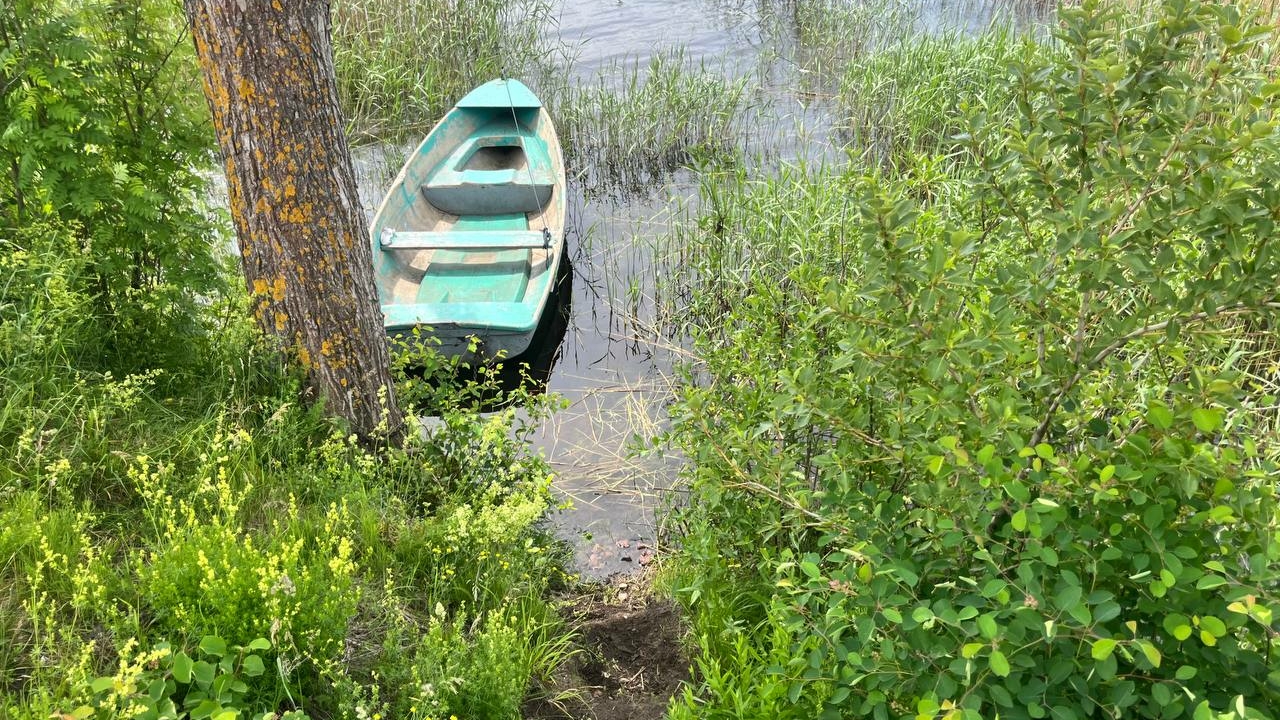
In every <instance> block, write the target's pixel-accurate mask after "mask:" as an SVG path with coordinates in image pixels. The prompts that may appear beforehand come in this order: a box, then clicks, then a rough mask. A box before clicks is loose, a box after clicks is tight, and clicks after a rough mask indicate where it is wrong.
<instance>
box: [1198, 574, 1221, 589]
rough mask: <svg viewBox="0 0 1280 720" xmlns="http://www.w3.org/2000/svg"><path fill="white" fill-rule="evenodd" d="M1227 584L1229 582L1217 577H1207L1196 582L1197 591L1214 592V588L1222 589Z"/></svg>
mask: <svg viewBox="0 0 1280 720" xmlns="http://www.w3.org/2000/svg"><path fill="white" fill-rule="evenodd" d="M1226 584H1227V581H1226V580H1225V579H1224V578H1221V577H1218V576H1217V575H1205V576H1204V577H1202V578H1200V579H1199V580H1197V581H1196V589H1197V590H1212V589H1213V588H1216V587H1222V586H1223V585H1226Z"/></svg>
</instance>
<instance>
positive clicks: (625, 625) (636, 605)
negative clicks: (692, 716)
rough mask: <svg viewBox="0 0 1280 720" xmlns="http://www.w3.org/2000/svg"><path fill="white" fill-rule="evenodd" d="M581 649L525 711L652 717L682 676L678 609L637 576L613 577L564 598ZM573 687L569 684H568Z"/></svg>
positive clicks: (530, 714) (605, 719)
mask: <svg viewBox="0 0 1280 720" xmlns="http://www.w3.org/2000/svg"><path fill="white" fill-rule="evenodd" d="M563 613H564V615H565V618H566V620H568V621H569V623H570V624H571V625H573V626H574V627H576V628H577V629H578V647H579V648H580V650H581V651H580V652H578V653H577V654H576V655H574V656H573V657H572V658H571V659H570V660H569V661H568V662H566V663H565V665H564V666H563V667H562V668H561V671H560V673H558V675H557V677H556V678H555V680H556V682H555V687H552V688H548V689H547V692H546V693H545V694H546V695H547V696H548V697H550V698H554V697H555V696H556V695H557V694H560V695H561V697H560V699H558V700H554V699H550V700H548V699H544V700H540V701H535V702H531V703H529V704H528V705H527V706H526V707H525V717H526V718H531V719H532V718H539V719H546V720H550V719H552V718H555V719H557V720H566V719H570V718H571V719H573V720H588V719H590V720H659V718H662V717H663V716H664V714H665V713H666V709H667V703H668V702H669V700H670V699H671V696H672V695H674V694H675V693H677V692H678V691H679V690H680V686H681V683H683V682H685V681H686V680H688V679H689V661H688V658H687V657H686V655H685V653H684V649H683V646H682V644H681V641H682V637H683V633H684V630H683V626H682V624H681V619H680V610H679V608H678V607H676V605H675V604H673V603H672V602H671V601H670V600H666V599H659V598H654V597H653V596H652V594H651V593H650V591H649V587H648V583H647V582H646V581H645V580H644V579H642V578H636V577H615V578H612V579H610V580H608V581H606V582H603V583H600V584H598V585H594V586H590V587H589V588H587V589H586V590H585V591H584V592H581V593H580V594H577V595H575V596H573V597H571V598H569V599H568V603H567V605H566V607H565V609H564V610H563ZM575 689H576V692H574V690H575Z"/></svg>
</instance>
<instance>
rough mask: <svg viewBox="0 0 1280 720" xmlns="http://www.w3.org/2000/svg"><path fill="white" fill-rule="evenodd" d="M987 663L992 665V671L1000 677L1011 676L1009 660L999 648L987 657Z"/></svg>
mask: <svg viewBox="0 0 1280 720" xmlns="http://www.w3.org/2000/svg"><path fill="white" fill-rule="evenodd" d="M987 664H988V665H989V666H990V667H991V672H993V673H995V674H996V675H998V676H999V677H1009V669H1010V668H1009V660H1008V658H1006V657H1005V656H1004V653H1002V652H1000V651H999V650H992V651H991V657H989V658H987Z"/></svg>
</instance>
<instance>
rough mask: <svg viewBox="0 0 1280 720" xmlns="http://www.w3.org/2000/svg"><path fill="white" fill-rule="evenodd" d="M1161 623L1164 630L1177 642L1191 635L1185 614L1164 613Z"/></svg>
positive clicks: (1188, 621)
mask: <svg viewBox="0 0 1280 720" xmlns="http://www.w3.org/2000/svg"><path fill="white" fill-rule="evenodd" d="M1163 625H1164V629H1165V632H1167V633H1169V634H1170V635H1172V636H1173V637H1174V639H1176V640H1178V641H1179V642H1181V641H1183V640H1186V639H1187V638H1189V637H1191V621H1190V620H1188V619H1187V616H1186V615H1178V614H1177V613H1174V614H1173V615H1165V616H1164V622H1163Z"/></svg>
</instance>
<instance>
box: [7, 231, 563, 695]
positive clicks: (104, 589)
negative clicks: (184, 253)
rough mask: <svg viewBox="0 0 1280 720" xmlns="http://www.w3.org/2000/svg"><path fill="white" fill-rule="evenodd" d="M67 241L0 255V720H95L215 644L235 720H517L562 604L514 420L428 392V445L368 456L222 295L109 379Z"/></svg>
mask: <svg viewBox="0 0 1280 720" xmlns="http://www.w3.org/2000/svg"><path fill="white" fill-rule="evenodd" d="M75 233H76V230H75V228H69V227H62V226H58V225H56V224H46V225H42V226H40V227H36V228H30V229H29V230H27V231H22V232H20V233H18V234H17V235H16V236H15V237H14V239H13V240H11V241H7V242H5V243H4V244H3V245H0V338H3V339H4V343H3V344H2V345H0V384H2V386H3V388H4V393H3V395H0V609H2V610H3V613H0V648H2V649H0V660H2V661H3V662H2V663H0V714H3V715H4V716H5V717H13V718H46V717H49V716H50V714H53V713H63V712H72V711H75V710H76V709H77V708H80V707H89V708H96V710H95V711H94V712H95V714H94V715H93V716H94V717H104V718H105V717H113V716H117V715H118V714H119V713H123V712H125V708H126V706H127V705H129V704H130V703H132V702H135V701H136V702H144V700H143V698H145V697H146V694H147V691H148V684H149V683H150V682H151V681H152V680H153V679H155V678H156V677H161V679H163V676H162V675H157V673H159V674H163V673H172V672H174V670H173V669H172V668H173V667H174V665H173V663H174V660H173V658H174V654H175V653H178V652H180V651H181V652H186V653H189V654H190V655H191V656H193V657H196V658H199V657H202V655H201V654H200V653H201V652H204V651H200V650H197V646H201V645H204V646H207V647H214V645H208V644H207V643H206V642H204V641H203V640H202V639H203V638H205V637H207V636H216V637H218V638H221V640H222V641H224V642H225V643H226V644H227V645H228V646H231V645H248V644H249V643H250V642H251V641H254V640H256V639H258V638H263V639H265V640H266V641H267V642H268V643H269V648H267V649H266V650H265V651H260V652H261V653H262V655H263V656H264V660H265V663H266V665H265V667H267V668H269V669H270V672H267V673H265V674H262V675H259V676H256V679H254V680H253V682H251V683H249V684H248V685H247V686H246V689H245V690H244V691H243V692H239V691H237V692H236V693H235V697H234V698H231V700H229V702H232V707H233V708H235V709H238V710H240V711H241V712H243V713H245V714H251V713H253V712H264V711H269V710H270V711H279V710H285V709H293V708H296V709H299V710H302V711H305V712H306V713H308V714H310V715H312V716H318V717H332V716H338V715H348V716H354V715H357V714H359V713H360V712H367V713H368V714H369V715H372V714H374V713H381V714H382V715H383V716H385V717H428V716H436V717H438V716H439V715H438V713H444V717H448V715H449V714H450V713H454V714H458V715H460V716H461V715H471V716H474V715H476V714H477V713H478V714H483V715H484V716H486V717H499V718H502V717H505V718H517V717H519V708H520V705H521V703H522V702H523V700H524V698H525V696H526V694H528V693H530V692H536V691H537V688H538V687H540V685H539V684H538V678H545V677H547V676H549V675H550V674H551V673H552V672H553V671H554V667H555V665H556V664H557V663H559V662H561V661H563V659H564V658H565V657H566V654H567V653H569V652H571V650H570V649H569V648H568V647H567V639H566V638H567V631H566V629H565V628H564V627H563V625H562V624H561V623H560V621H559V620H558V618H557V616H556V614H555V612H554V610H553V609H552V608H551V607H550V606H549V605H548V604H547V602H546V600H545V598H546V596H547V591H548V589H549V588H550V587H551V586H553V585H555V584H557V583H561V582H563V581H564V580H565V575H564V572H563V570H562V567H563V558H562V554H561V552H560V550H559V549H558V546H557V545H555V544H554V543H553V542H552V541H551V540H550V539H549V538H547V537H546V536H545V534H544V533H543V531H542V530H541V529H539V527H538V523H539V521H540V519H541V518H542V517H543V515H544V514H545V513H546V512H547V510H548V508H549V507H550V505H551V498H550V491H549V484H548V483H549V480H548V478H549V470H548V468H547V467H546V465H545V463H543V461H542V460H541V459H539V458H537V457H531V456H529V455H528V454H527V453H526V452H525V450H524V445H523V444H522V443H521V442H520V441H519V440H518V439H516V438H518V437H519V436H520V432H519V426H520V423H519V422H517V421H516V419H515V410H514V409H512V410H507V411H504V412H501V413H497V414H493V415H490V416H487V417H484V416H481V415H480V414H479V413H477V412H475V411H474V406H473V405H471V404H470V403H469V401H468V400H466V398H471V397H475V394H473V393H472V392H471V390H470V389H469V388H466V387H458V388H456V392H454V393H448V392H447V391H445V390H440V391H439V395H438V396H439V397H444V398H453V399H451V400H450V402H449V403H447V405H448V406H447V407H446V408H443V409H442V410H441V412H443V415H444V422H443V424H442V425H440V426H439V427H437V428H435V429H432V430H430V431H424V432H422V433H421V434H415V435H414V436H413V438H411V439H410V440H409V441H408V442H407V444H406V445H405V446H404V447H402V448H387V449H384V450H383V451H382V452H379V453H377V454H374V453H372V452H371V451H369V450H367V449H365V448H363V447H361V446H360V445H358V444H356V443H355V441H354V439H352V438H349V437H348V436H347V434H346V433H344V432H343V431H342V430H341V428H339V427H338V426H336V425H335V424H334V423H332V422H331V421H330V420H328V419H326V418H325V416H324V415H323V413H322V412H321V411H320V409H318V408H313V407H308V405H307V403H306V402H304V401H303V399H302V392H303V386H302V382H301V378H300V377H298V376H296V375H295V374H293V373H292V372H291V371H289V370H288V369H286V368H284V367H283V366H282V363H281V359H280V356H279V355H278V354H277V352H276V351H275V350H274V349H273V348H272V347H270V346H269V345H268V344H267V343H266V342H265V341H264V340H263V339H262V338H261V337H260V336H259V334H258V332H257V330H256V328H255V327H254V326H253V324H252V321H251V320H250V318H249V315H248V313H247V312H246V310H245V308H246V301H245V299H244V298H243V297H241V296H239V295H235V294H233V295H229V296H225V297H211V298H208V299H207V300H208V302H207V303H206V305H205V306H204V309H203V310H202V314H201V315H200V316H199V317H198V318H193V322H189V323H184V324H181V325H180V326H178V327H181V328H183V330H182V331H181V332H182V334H180V335H175V336H173V337H171V338H170V339H169V341H168V343H167V344H169V345H170V346H171V347H173V348H176V350H174V351H172V352H169V353H166V354H165V355H164V356H163V357H162V358H159V359H156V358H147V357H142V356H138V357H133V358H131V359H130V363H131V366H135V367H143V368H145V370H143V371H138V372H132V373H131V374H125V375H118V374H115V373H113V372H112V371H111V369H110V368H104V367H102V366H101V360H100V358H99V353H98V352H97V350H96V348H97V344H98V343H100V342H103V339H102V337H101V336H100V335H99V334H97V333H95V332H94V331H95V329H96V328H98V327H100V323H101V319H100V318H99V317H98V316H97V315H96V314H95V312H96V311H95V305H94V303H93V302H92V297H91V295H90V293H91V291H92V290H91V288H87V287H85V285H84V283H83V282H82V278H83V277H85V270H84V266H85V263H86V262H88V257H87V256H85V255H83V254H81V253H79V252H78V251H77V248H78V247H79V246H80V245H79V242H78V241H77V239H76V235H75ZM228 284H229V285H232V286H234V285H235V283H228ZM162 310H163V308H157V311H162ZM401 381H402V383H407V382H409V381H410V380H409V378H402V379H401ZM415 382H416V381H415ZM526 407H528V406H526ZM539 407H541V406H535V407H528V409H530V410H532V412H533V415H532V417H535V418H536V417H538V416H539V413H540V412H542V411H541V410H540V409H539ZM418 409H419V410H421V409H422V408H418ZM166 643H167V645H165V644H166ZM165 647H168V648H171V650H165V649H164V648H165ZM179 677H180V676H179ZM454 677H462V678H466V680H467V682H466V683H464V684H462V685H457V686H455V685H454V684H451V683H453V682H454V681H453V680H452V678H454ZM98 678H114V680H113V682H114V683H117V684H118V686H119V688H121V692H122V693H123V694H122V695H121V694H117V695H111V694H110V693H108V692H107V691H105V690H102V688H103V687H105V686H104V685H100V684H97V683H98V682H99V681H98V680H97V679H98ZM102 682H105V681H102ZM179 683H182V681H181V680H179ZM424 684H429V685H430V684H433V685H434V686H435V687H438V688H440V690H439V693H438V694H437V695H435V696H432V697H424V696H423V694H422V690H421V688H422V687H423V685H424ZM113 687H115V685H113ZM182 687H185V686H181V685H180V687H179V688H178V689H175V690H172V691H167V692H170V693H171V697H172V698H174V699H175V701H176V702H178V703H179V705H180V704H181V701H182V698H183V697H184V693H186V692H187V691H186V690H184V689H182ZM187 697H189V695H187ZM415 708H416V709H415Z"/></svg>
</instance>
